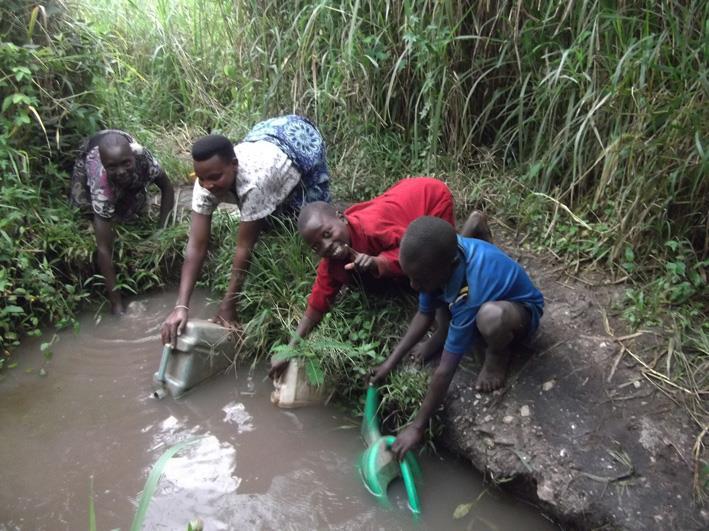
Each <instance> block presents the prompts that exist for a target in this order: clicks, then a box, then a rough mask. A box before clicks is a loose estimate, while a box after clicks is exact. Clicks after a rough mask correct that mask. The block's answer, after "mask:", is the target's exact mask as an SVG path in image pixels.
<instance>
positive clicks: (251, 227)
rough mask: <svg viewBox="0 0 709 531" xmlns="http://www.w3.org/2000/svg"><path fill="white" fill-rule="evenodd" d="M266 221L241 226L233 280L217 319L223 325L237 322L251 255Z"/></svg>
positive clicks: (233, 262) (233, 264)
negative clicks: (238, 301) (237, 306)
mask: <svg viewBox="0 0 709 531" xmlns="http://www.w3.org/2000/svg"><path fill="white" fill-rule="evenodd" d="M263 226H264V220H262V219H257V220H254V221H242V222H241V223H240V224H239V232H238V233H237V235H236V249H235V250H234V258H233V259H232V264H231V278H230V279H229V286H228V287H227V290H226V293H225V294H224V298H223V299H222V302H221V304H220V305H219V311H218V312H217V315H216V319H217V320H218V321H221V322H222V324H228V323H232V322H235V321H237V319H238V312H237V310H236V302H237V299H238V297H239V293H240V292H241V288H242V286H243V285H244V281H245V280H246V274H247V273H248V271H249V266H250V265H251V254H252V253H253V250H254V247H255V246H256V242H257V241H258V238H259V235H260V234H261V231H262V230H263Z"/></svg>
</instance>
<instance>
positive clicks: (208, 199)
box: [192, 180, 219, 216]
mask: <svg viewBox="0 0 709 531" xmlns="http://www.w3.org/2000/svg"><path fill="white" fill-rule="evenodd" d="M218 204H219V199H217V196H215V195H214V194H213V193H211V192H210V191H209V190H207V189H206V188H203V187H202V186H200V184H199V180H195V182H194V188H193V189H192V211H193V212H197V214H204V215H205V216H211V215H212V213H213V212H214V211H215V210H216V208H217V205H218Z"/></svg>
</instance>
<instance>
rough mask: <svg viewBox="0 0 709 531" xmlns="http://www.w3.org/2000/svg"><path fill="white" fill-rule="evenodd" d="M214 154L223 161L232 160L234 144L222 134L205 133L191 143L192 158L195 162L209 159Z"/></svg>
mask: <svg viewBox="0 0 709 531" xmlns="http://www.w3.org/2000/svg"><path fill="white" fill-rule="evenodd" d="M214 155H218V156H219V158H220V159H222V160H223V161H224V162H231V161H232V160H234V158H235V155H234V145H233V144H232V143H231V140H229V139H228V138H227V137H225V136H222V135H207V136H203V137H202V138H198V139H197V140H196V141H195V143H194V144H192V158H193V159H194V160H196V161H197V162H202V161H203V160H207V159H211V158H212V157H213V156H214Z"/></svg>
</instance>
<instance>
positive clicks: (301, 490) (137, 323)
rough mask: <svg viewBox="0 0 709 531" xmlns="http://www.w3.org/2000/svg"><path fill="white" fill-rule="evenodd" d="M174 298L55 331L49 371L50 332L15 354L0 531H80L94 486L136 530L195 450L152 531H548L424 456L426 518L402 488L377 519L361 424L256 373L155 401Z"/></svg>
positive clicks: (1, 392) (0, 389)
mask: <svg viewBox="0 0 709 531" xmlns="http://www.w3.org/2000/svg"><path fill="white" fill-rule="evenodd" d="M203 298H204V293H199V292H197V293H195V295H194V299H195V300H200V299H203ZM174 300H175V294H174V293H166V294H163V295H154V296H150V297H145V298H140V299H138V300H136V301H134V302H132V303H131V305H130V307H129V313H128V315H126V316H124V317H123V318H121V319H117V318H113V317H110V316H105V315H103V316H102V317H100V318H98V319H97V317H96V315H94V314H87V315H85V316H84V317H83V318H82V319H81V320H80V331H79V333H78V334H75V333H73V332H72V331H64V332H61V333H60V334H58V337H57V340H56V342H55V343H54V345H53V347H52V351H53V357H52V359H51V360H50V361H45V359H44V357H43V356H42V354H41V352H40V345H41V343H42V342H46V341H48V340H50V339H51V337H52V335H53V334H51V333H49V334H46V335H45V336H44V337H42V338H30V339H27V340H26V341H25V342H24V344H23V346H22V348H20V349H18V351H17V352H16V353H15V354H14V355H13V360H16V361H18V366H17V367H16V368H14V369H11V370H7V371H5V373H4V377H3V379H2V381H0V426H1V427H0V473H1V474H2V481H1V482H0V529H3V530H15V529H21V530H28V531H29V530H32V531H34V530H43V529H46V530H55V529H72V530H74V529H87V528H88V518H89V517H88V512H89V493H90V485H91V481H92V478H93V490H94V503H95V510H96V518H97V524H98V529H115V528H122V529H124V530H125V529H128V528H129V527H130V523H131V520H132V518H133V515H134V513H135V509H136V506H137V500H138V498H139V495H140V492H141V489H142V488H143V485H144V483H145V480H146V478H147V475H148V473H149V471H150V469H151V467H152V465H153V464H154V463H155V461H157V459H158V458H159V457H160V455H161V454H162V453H163V452H164V451H165V450H166V449H167V448H169V447H170V446H172V445H174V444H176V443H178V442H180V441H184V440H188V439H191V438H194V437H199V438H200V439H199V441H198V442H197V443H195V444H194V445H192V446H190V447H188V448H187V449H185V450H183V451H182V452H180V453H179V454H177V456H176V457H175V458H173V459H172V460H170V461H169V462H168V465H167V466H166V468H165V471H164V474H163V477H162V479H161V480H160V483H159V485H158V489H157V491H156V495H155V497H154V498H153V500H152V503H151V505H150V508H149V511H148V517H147V519H146V523H145V529H151V530H152V529H155V530H159V529H170V530H173V529H176V530H184V529H186V528H187V523H188V522H189V521H190V520H192V519H193V518H197V517H198V518H201V519H202V520H203V521H204V523H205V529H206V530H222V529H324V528H330V529H360V528H363V529H411V528H412V527H415V528H420V529H476V530H485V529H525V530H537V529H538V530H543V529H544V530H546V529H554V527H553V526H552V525H551V524H550V523H549V522H547V521H546V520H545V519H544V518H542V517H541V516H540V515H539V514H538V513H537V511H536V510H535V509H533V508H531V507H528V506H526V505H524V504H523V503H521V502H519V501H517V500H514V499H511V498H508V497H505V496H502V495H500V494H499V493H497V492H495V491H494V490H493V489H486V487H485V486H483V484H482V483H481V479H480V476H479V475H478V474H477V473H476V472H474V471H473V469H472V468H471V467H470V465H468V464H465V463H463V462H460V461H457V460H455V459H452V458H445V459H442V458H440V457H436V456H430V455H427V456H422V457H421V459H420V460H421V464H422V468H423V478H424V482H423V484H422V485H421V487H420V491H419V494H420V497H421V505H422V508H423V517H422V519H421V521H420V522H418V523H417V524H414V522H413V520H412V518H411V515H410V513H409V512H408V510H407V509H406V501H405V494H404V490H403V486H402V485H400V484H399V483H396V484H393V485H392V488H391V489H390V499H391V500H392V504H393V507H391V508H384V507H381V506H379V505H378V504H377V503H376V502H375V500H374V498H373V497H372V496H371V495H370V494H369V493H368V492H367V491H366V490H365V489H364V487H363V485H362V483H361V480H360V479H359V476H358V473H357V470H356V468H355V464H356V462H357V459H358V457H359V455H360V454H361V452H362V450H363V449H364V443H363V442H362V440H361V439H360V437H359V425H358V420H357V419H353V418H351V417H349V416H348V415H346V414H345V413H343V412H341V411H339V410H337V409H335V408H333V407H314V408H306V409H297V410H290V411H288V410H281V409H278V408H276V407H274V406H272V405H271V403H270V401H269V394H270V391H271V384H270V382H269V381H267V380H265V379H264V374H265V373H264V372H263V371H262V370H256V371H255V372H251V371H249V368H248V367H244V368H242V369H238V370H236V371H231V372H230V373H228V374H225V375H222V376H220V377H217V378H216V379H213V380H211V381H210V382H209V383H207V384H202V385H201V386H199V387H198V388H196V389H195V390H194V391H193V392H191V393H189V394H188V395H187V396H186V397H185V398H183V399H181V400H173V399H172V398H169V397H168V398H165V399H164V400H160V401H158V400H155V399H153V398H151V397H150V393H151V390H152V375H153V373H154V371H155V370H156V369H157V366H158V362H159V359H160V353H161V346H160V340H159V330H160V325H161V323H162V320H163V319H164V317H165V316H166V315H167V313H168V311H169V309H170V308H171V307H172V305H173V304H174ZM192 314H193V315H195V316H197V317H209V316H210V315H211V314H210V312H209V311H208V310H205V309H204V308H197V309H196V310H195V311H193V312H192ZM40 369H43V371H41V372H40ZM45 373H46V374H45ZM475 500H477V501H476V502H475V504H474V506H473V507H472V509H471V510H470V512H469V513H468V514H467V515H466V516H465V517H463V518H460V519H455V518H454V517H453V513H454V511H455V510H456V507H458V506H459V505H461V504H467V503H471V502H474V501H475Z"/></svg>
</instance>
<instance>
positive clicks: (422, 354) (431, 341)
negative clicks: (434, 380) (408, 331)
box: [411, 307, 451, 363]
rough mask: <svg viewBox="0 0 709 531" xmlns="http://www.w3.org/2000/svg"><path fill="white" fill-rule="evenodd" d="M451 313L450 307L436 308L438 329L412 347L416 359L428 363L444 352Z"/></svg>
mask: <svg viewBox="0 0 709 531" xmlns="http://www.w3.org/2000/svg"><path fill="white" fill-rule="evenodd" d="M450 320H451V314H450V311H449V310H448V308H445V307H444V308H438V310H436V330H435V331H434V332H433V334H432V335H431V337H429V338H428V339H427V340H426V341H423V342H421V343H419V344H418V345H416V346H415V347H414V348H413V349H411V353H412V355H413V357H414V359H416V360H418V361H420V362H421V363H428V362H430V361H433V360H435V359H436V358H438V357H439V356H440V355H441V353H442V352H443V345H444V344H445V342H446V336H447V335H448V324H449V323H450Z"/></svg>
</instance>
